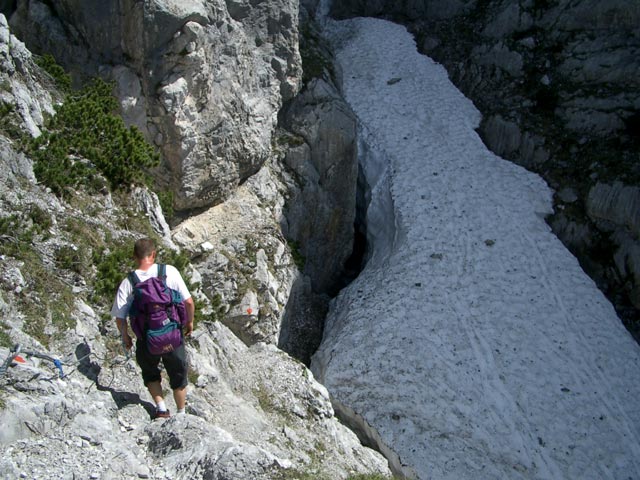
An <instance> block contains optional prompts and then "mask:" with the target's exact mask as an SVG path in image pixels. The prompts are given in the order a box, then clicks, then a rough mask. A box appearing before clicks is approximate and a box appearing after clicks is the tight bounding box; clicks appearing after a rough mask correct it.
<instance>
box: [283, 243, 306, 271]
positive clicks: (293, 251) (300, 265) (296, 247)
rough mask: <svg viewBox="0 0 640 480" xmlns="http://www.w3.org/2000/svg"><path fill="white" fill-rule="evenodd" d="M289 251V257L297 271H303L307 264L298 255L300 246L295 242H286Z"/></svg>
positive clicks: (301, 256) (302, 257)
mask: <svg viewBox="0 0 640 480" xmlns="http://www.w3.org/2000/svg"><path fill="white" fill-rule="evenodd" d="M287 243H288V244H289V250H291V257H292V258H293V263H295V264H296V266H297V267H298V270H300V271H302V270H304V265H305V263H306V262H307V259H306V258H305V257H304V255H302V253H300V244H299V243H298V242H296V241H295V240H288V241H287Z"/></svg>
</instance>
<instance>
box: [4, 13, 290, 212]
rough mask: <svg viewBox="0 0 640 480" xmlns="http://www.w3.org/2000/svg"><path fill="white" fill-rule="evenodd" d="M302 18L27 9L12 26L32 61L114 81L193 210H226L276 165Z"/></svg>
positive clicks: (184, 204)
mask: <svg viewBox="0 0 640 480" xmlns="http://www.w3.org/2000/svg"><path fill="white" fill-rule="evenodd" d="M297 17H298V6H297V2H295V1H293V0H270V1H264V2H258V3H256V2H249V1H233V2H231V1H229V2H224V1H222V0H217V1H213V2H205V1H198V0H193V1H189V2H178V1H167V0H162V1H161V0H156V1H152V2H135V1H129V0H128V1H124V2H116V1H106V2H102V1H91V2H79V1H73V0H70V1H67V0H61V1H55V2H38V1H35V2H28V3H27V2H25V3H20V4H19V6H18V8H17V10H16V11H15V12H14V13H13V14H12V16H11V25H12V27H13V28H14V30H15V31H16V34H17V35H18V36H19V37H20V38H22V39H24V41H25V42H26V43H27V45H28V46H29V48H30V49H31V50H34V51H37V52H51V53H53V54H54V56H55V57H56V59H57V60H58V61H59V62H60V63H62V64H63V65H64V66H65V67H66V68H68V69H70V70H72V71H81V72H83V73H84V74H91V75H95V74H97V73H100V74H101V75H103V76H107V77H110V78H112V79H114V80H115V82H116V86H117V89H118V95H119V97H120V98H121V101H122V108H123V112H124V113H125V118H127V120H128V121H130V122H131V123H133V124H136V125H137V126H138V127H140V128H141V129H142V131H143V132H145V133H146V135H147V137H148V138H149V139H150V140H152V141H154V142H155V143H156V145H157V146H158V147H159V148H160V150H161V151H162V153H163V156H164V158H165V159H166V163H165V165H164V167H163V168H162V169H161V170H160V171H159V172H158V175H159V176H160V177H162V178H163V179H164V182H165V183H166V184H167V185H168V186H170V187H171V188H172V189H173V191H174V192H175V194H176V207H177V208H178V209H182V210H186V209H192V208H199V207H205V206H210V205H213V204H215V203H218V202H220V201H222V200H223V199H225V198H226V197H228V195H229V194H230V193H231V192H232V191H233V190H234V189H235V187H236V186H237V185H238V184H239V183H240V182H242V181H243V180H245V179H246V178H247V177H249V176H250V175H252V174H253V173H255V172H257V171H258V169H259V168H260V166H261V165H262V164H263V163H264V162H265V161H266V159H267V158H268V156H269V153H270V149H271V136H272V132H273V129H274V128H275V125H276V121H277V112H278V110H279V109H280V107H281V105H282V103H283V102H284V101H287V100H289V99H291V98H292V97H293V96H294V95H295V93H296V92H297V91H298V89H299V78H300V74H301V67H300V56H299V52H298V46H297V45H298V20H297Z"/></svg>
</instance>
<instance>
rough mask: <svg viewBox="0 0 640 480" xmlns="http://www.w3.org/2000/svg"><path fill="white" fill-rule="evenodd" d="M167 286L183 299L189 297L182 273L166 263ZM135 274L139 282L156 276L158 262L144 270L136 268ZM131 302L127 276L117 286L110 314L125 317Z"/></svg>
mask: <svg viewBox="0 0 640 480" xmlns="http://www.w3.org/2000/svg"><path fill="white" fill-rule="evenodd" d="M166 273H167V286H168V287H169V288H173V289H174V290H177V291H178V292H180V295H182V299H183V300H187V299H188V298H191V293H189V290H188V289H187V285H186V284H185V283H184V280H183V279H182V275H180V272H178V269H177V268H176V267H174V266H173V265H167V270H166ZM136 275H137V276H138V279H140V281H141V282H144V281H145V280H148V279H150V278H153V277H157V276H158V264H156V263H154V264H153V265H152V266H151V268H149V270H147V271H146V272H145V271H143V270H136ZM132 303H133V286H132V285H131V282H130V281H129V278H125V279H124V280H123V281H122V282H121V283H120V286H119V287H118V293H116V298H115V300H114V301H113V307H111V315H112V316H113V317H116V318H127V315H128V314H129V309H130V308H131V304H132Z"/></svg>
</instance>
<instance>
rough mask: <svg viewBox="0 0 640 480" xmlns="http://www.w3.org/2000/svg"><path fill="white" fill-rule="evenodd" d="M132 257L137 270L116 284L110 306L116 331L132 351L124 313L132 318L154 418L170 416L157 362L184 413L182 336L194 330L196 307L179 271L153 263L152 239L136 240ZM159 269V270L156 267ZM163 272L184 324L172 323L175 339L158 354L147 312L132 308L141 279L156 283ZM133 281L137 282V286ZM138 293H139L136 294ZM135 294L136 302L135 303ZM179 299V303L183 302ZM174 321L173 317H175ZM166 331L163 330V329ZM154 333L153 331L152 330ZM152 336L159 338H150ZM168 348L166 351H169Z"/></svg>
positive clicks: (185, 365) (139, 360)
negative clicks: (151, 342) (176, 296)
mask: <svg viewBox="0 0 640 480" xmlns="http://www.w3.org/2000/svg"><path fill="white" fill-rule="evenodd" d="M133 258H134V260H135V262H136V270H135V271H134V272H131V273H130V274H129V276H128V277H127V278H125V279H124V280H123V281H122V282H121V283H120V286H119V287H118V292H117V294H116V298H115V300H114V302H113V308H112V309H111V315H112V316H114V317H115V318H116V323H117V326H118V330H119V331H120V334H121V335H122V343H123V345H124V346H125V348H126V349H127V350H131V347H132V346H133V340H132V338H131V335H129V331H128V328H127V320H126V319H127V316H129V319H130V321H131V327H132V330H133V331H134V333H135V334H136V337H137V340H136V361H137V363H138V365H139V366H140V368H141V370H142V379H143V381H144V384H145V386H146V387H147V389H148V390H149V393H150V394H151V397H152V398H153V400H154V402H155V403H156V411H155V413H154V415H153V418H154V419H155V418H168V417H170V413H169V410H168V409H167V406H166V404H165V402H164V398H163V395H162V386H161V377H160V369H159V368H158V366H159V364H160V361H161V360H162V363H163V365H164V368H165V370H166V371H167V374H168V376H169V383H170V385H171V388H172V389H173V398H174V400H175V403H176V408H177V412H178V413H184V409H185V404H186V397H187V390H186V386H187V368H188V364H187V358H186V353H185V346H184V342H183V339H182V336H183V335H184V336H189V335H191V332H192V331H193V316H194V312H195V306H194V303H193V298H191V294H190V293H189V290H188V289H187V286H186V284H185V282H184V280H183V279H182V276H181V275H180V272H178V270H177V269H176V268H175V267H174V266H172V265H158V264H156V263H155V259H156V248H155V244H154V242H153V240H151V239H149V238H143V239H140V240H137V241H136V242H135V245H134V248H133ZM160 269H162V270H163V271H162V272H159V270H160ZM165 269H166V273H165V272H164V270H165ZM163 273H164V274H165V275H166V277H165V278H164V280H165V281H166V285H165V284H164V283H163V284H161V285H163V286H165V288H164V291H166V290H167V289H166V287H169V289H172V290H174V291H175V292H179V294H180V296H181V297H182V302H183V305H184V306H183V305H180V307H181V308H182V312H185V311H186V312H185V313H184V314H183V319H184V324H183V325H182V326H180V325H179V324H178V323H176V324H175V329H176V330H175V331H174V332H173V333H174V334H175V336H177V340H176V341H174V345H173V346H172V345H168V346H166V348H164V350H163V351H164V352H166V353H160V354H152V353H150V349H151V350H153V348H151V347H150V346H149V342H148V339H149V338H151V337H150V336H149V332H150V331H151V330H150V328H151V327H149V324H148V323H147V322H149V321H151V320H149V319H150V318H151V314H149V315H140V316H135V317H134V311H133V308H132V307H134V308H135V307H136V305H137V304H138V303H141V302H142V300H139V292H140V291H141V289H142V287H140V288H138V287H139V286H140V285H141V284H143V282H146V281H147V280H150V282H149V283H157V280H151V279H154V278H157V277H162V274H163ZM136 282H139V283H137V285H136ZM175 292H174V293H175ZM136 295H138V296H136ZM134 297H135V300H136V302H137V303H136V304H134ZM182 302H181V303H182ZM174 320H175V319H174ZM167 323H169V322H168V321H167V315H164V324H167ZM163 330H166V329H163ZM152 333H154V334H155V331H154V332H152ZM153 338H154V339H156V338H159V337H153ZM168 350H169V351H168Z"/></svg>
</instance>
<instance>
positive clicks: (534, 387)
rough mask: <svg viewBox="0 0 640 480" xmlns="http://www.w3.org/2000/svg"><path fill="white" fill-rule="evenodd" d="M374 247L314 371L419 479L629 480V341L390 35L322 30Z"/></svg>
mask: <svg viewBox="0 0 640 480" xmlns="http://www.w3.org/2000/svg"><path fill="white" fill-rule="evenodd" d="M325 33H326V34H327V36H328V37H329V38H333V39H334V40H335V46H336V50H337V52H336V53H337V62H338V63H339V65H340V68H341V69H342V80H343V90H344V95H345V98H346V99H347V101H348V102H349V103H350V105H351V107H352V108H353V110H354V112H355V113H356V115H357V116H358V119H359V121H360V122H361V141H362V142H363V147H362V148H361V151H362V152H365V153H366V154H365V155H363V161H364V162H365V164H364V165H363V168H364V169H365V172H366V174H367V178H368V181H369V184H370V186H371V187H372V191H371V204H370V207H369V212H368V227H369V240H370V242H372V244H373V248H374V251H373V253H372V255H371V258H370V260H369V263H368V264H367V267H366V268H365V270H364V271H363V272H362V274H361V275H360V277H359V278H358V279H357V280H356V281H355V282H354V283H352V284H351V285H350V286H349V287H348V288H347V289H346V290H345V291H343V292H342V293H341V295H340V296H339V297H338V298H337V299H336V300H335V302H334V305H333V308H332V313H331V315H330V318H329V320H328V323H327V325H326V328H325V337H324V340H323V343H322V345H321V348H320V350H319V351H318V353H317V354H316V355H315V357H314V360H313V370H314V373H316V375H317V376H318V377H319V379H320V380H321V381H322V382H323V383H324V384H325V385H326V386H327V387H328V389H329V391H330V392H331V394H332V395H333V396H335V397H336V399H337V400H338V401H339V402H341V403H343V404H345V405H347V406H349V407H350V408H352V409H353V410H355V411H356V412H357V413H358V414H360V415H362V416H363V417H364V418H365V419H366V420H367V421H368V422H369V423H370V424H371V425H372V426H373V427H374V428H376V429H377V430H378V432H379V433H380V435H381V437H382V439H383V441H384V442H385V443H386V444H387V445H388V446H389V447H391V448H392V449H394V450H395V451H396V452H397V453H398V455H399V456H400V459H401V460H402V462H403V463H404V464H405V465H406V466H407V468H406V471H405V473H406V474H407V475H408V476H412V475H413V474H412V471H415V472H416V473H415V476H417V477H418V478H421V479H427V478H429V479H441V478H450V479H467V478H469V479H471V478H474V479H478V478H480V479H494V478H496V479H502V478H509V479H518V478H522V479H534V478H535V479H594V480H595V479H598V480H600V479H623V478H624V479H626V478H640V407H638V398H640V348H639V347H638V345H637V344H636V343H635V341H634V340H633V339H632V338H631V336H630V335H629V334H628V332H627V331H626V330H625V329H624V327H623V326H622V324H621V322H620V320H619V319H618V318H617V316H616V314H615V311H614V309H613V307H612V306H611V305H610V303H609V302H608V301H607V300H606V298H605V297H604V296H603V295H602V294H601V292H600V291H599V290H598V289H597V288H596V286H595V285H594V283H593V281H592V280H591V279H589V278H588V277H587V276H586V274H585V273H584V272H583V271H582V270H581V268H580V266H579V264H578V262H577V261H576V259H575V258H574V257H573V256H572V255H571V254H570V253H569V252H568V251H567V250H566V249H565V248H564V246H563V245H562V244H561V243H560V241H559V240H558V239H557V238H556V237H555V236H553V234H552V233H551V231H550V229H549V227H548V226H547V224H546V223H545V222H544V216H545V215H546V214H548V213H550V212H551V195H552V193H551V191H550V190H549V188H548V187H547V186H546V184H545V183H544V182H543V180H542V179H540V178H539V177H538V176H537V175H534V174H532V173H530V172H527V171H526V170H524V169H522V168H521V167H518V166H516V165H514V164H511V163H510V162H507V161H505V160H503V159H501V158H499V157H497V156H495V155H494V154H492V153H491V152H489V151H488V150H487V149H486V147H485V146H484V144H483V143H482V141H481V139H480V138H479V137H478V135H477V133H476V132H475V130H474V129H475V128H476V127H477V126H478V124H479V121H480V114H479V112H478V111H477V110H476V109H475V107H474V106H473V104H472V103H471V102H470V101H469V100H468V99H466V98H465V97H464V96H463V95H462V94H461V93H460V92H459V91H458V90H457V89H456V88H455V87H454V86H453V85H452V84H451V83H450V81H449V79H448V77H447V74H446V71H445V70H444V69H443V68H442V67H441V66H440V65H437V64H435V63H434V62H433V61H432V60H431V59H429V58H427V57H424V56H422V55H419V54H418V53H417V51H416V47H415V43H414V41H413V39H412V38H411V36H410V35H409V34H408V33H407V32H406V30H405V29H404V27H401V26H398V25H395V24H392V23H390V22H386V21H383V20H375V19H363V18H359V19H353V20H347V21H342V22H334V21H331V20H328V21H327V24H326V29H325Z"/></svg>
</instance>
